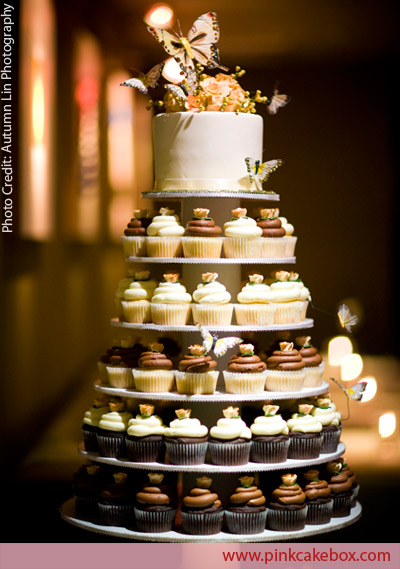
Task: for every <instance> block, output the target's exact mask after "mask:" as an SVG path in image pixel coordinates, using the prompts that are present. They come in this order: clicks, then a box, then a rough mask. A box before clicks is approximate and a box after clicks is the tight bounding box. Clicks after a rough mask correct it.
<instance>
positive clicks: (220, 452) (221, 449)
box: [208, 406, 251, 466]
mask: <svg viewBox="0 0 400 569" xmlns="http://www.w3.org/2000/svg"><path fill="white" fill-rule="evenodd" d="M222 413H223V415H224V417H223V418H221V419H218V421H217V424H216V426H214V427H212V428H211V429H210V437H209V439H208V450H209V453H210V460H211V462H212V464H219V465H224V466H237V465H240V464H247V463H248V462H249V458H250V449H251V431H250V429H249V428H248V426H247V425H246V423H245V422H244V421H242V419H241V418H240V414H239V407H232V406H231V407H227V408H226V409H224V410H223V411H222Z"/></svg>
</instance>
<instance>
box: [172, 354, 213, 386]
mask: <svg viewBox="0 0 400 569" xmlns="http://www.w3.org/2000/svg"><path fill="white" fill-rule="evenodd" d="M218 375H219V372H218V371H217V362H216V361H215V360H213V359H212V357H211V356H210V355H207V354H206V353H205V348H204V346H201V345H200V344H193V345H192V346H189V353H188V354H185V355H184V356H183V358H182V359H181V360H180V361H179V363H178V371H175V381H176V387H177V390H178V393H186V394H199V393H203V394H212V393H214V391H215V388H216V386H217V381H218Z"/></svg>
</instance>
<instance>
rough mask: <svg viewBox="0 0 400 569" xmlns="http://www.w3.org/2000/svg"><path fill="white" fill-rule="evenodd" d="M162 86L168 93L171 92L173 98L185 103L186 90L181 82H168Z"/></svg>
mask: <svg viewBox="0 0 400 569" xmlns="http://www.w3.org/2000/svg"><path fill="white" fill-rule="evenodd" d="M164 87H165V89H166V90H167V91H168V93H171V95H172V96H173V97H174V99H176V100H177V101H179V102H180V103H183V104H184V103H186V101H187V96H188V91H187V89H186V87H185V86H184V85H182V84H181V83H180V84H179V85H174V84H170V83H168V84H167V85H164Z"/></svg>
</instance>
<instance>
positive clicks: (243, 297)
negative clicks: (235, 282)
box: [234, 273, 275, 326]
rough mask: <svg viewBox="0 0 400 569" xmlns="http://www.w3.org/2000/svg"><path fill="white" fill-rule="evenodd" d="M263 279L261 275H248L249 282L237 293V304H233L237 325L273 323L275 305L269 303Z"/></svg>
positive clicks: (269, 295) (269, 324)
mask: <svg viewBox="0 0 400 569" xmlns="http://www.w3.org/2000/svg"><path fill="white" fill-rule="evenodd" d="M263 281H264V277H263V275H259V274H257V273H255V274H253V275H249V282H247V283H246V284H245V285H244V286H243V288H242V290H241V291H240V292H239V294H238V295H237V301H238V304H235V305H234V306H235V317H236V323H237V324H239V326H246V325H250V326H271V325H272V324H273V323H274V312H275V307H274V305H273V304H271V293H270V289H269V286H268V285H267V284H266V283H264V282H263Z"/></svg>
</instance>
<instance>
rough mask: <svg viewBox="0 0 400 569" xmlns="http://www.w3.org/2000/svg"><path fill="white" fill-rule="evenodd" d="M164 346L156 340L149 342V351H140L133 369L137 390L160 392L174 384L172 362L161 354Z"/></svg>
mask: <svg viewBox="0 0 400 569" xmlns="http://www.w3.org/2000/svg"><path fill="white" fill-rule="evenodd" d="M163 350H164V346H163V344H159V343H158V342H152V343H151V344H149V351H146V352H142V354H141V355H140V358H139V361H138V367H137V369H134V370H133V377H134V380H135V387H136V389H137V390H138V391H146V392H149V393H161V392H164V391H171V390H172V388H173V386H174V372H173V371H172V367H173V363H172V361H171V360H170V359H169V358H167V356H166V355H165V354H163Z"/></svg>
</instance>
